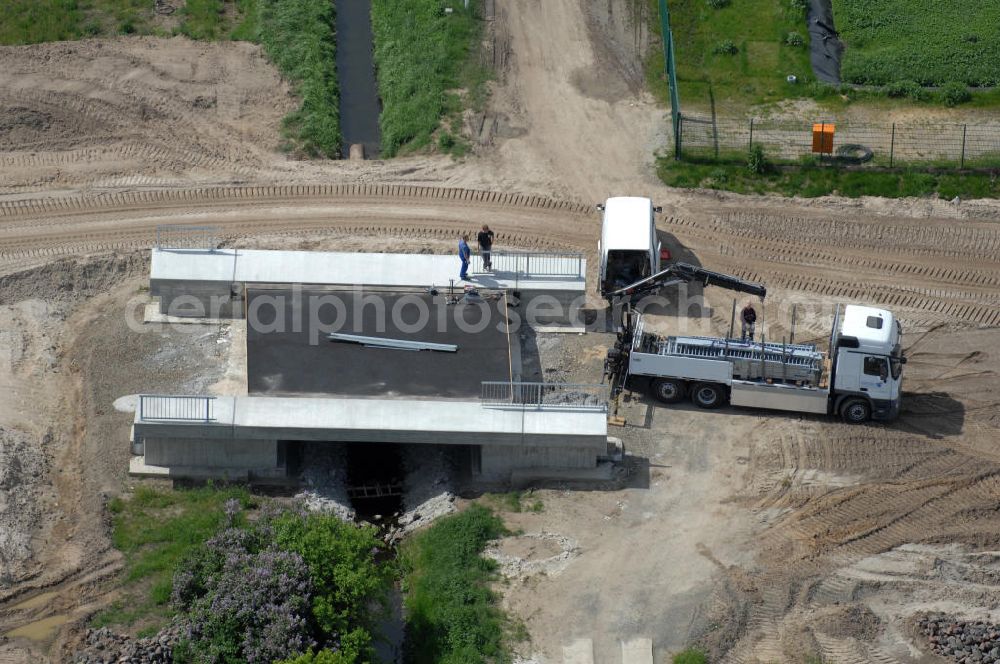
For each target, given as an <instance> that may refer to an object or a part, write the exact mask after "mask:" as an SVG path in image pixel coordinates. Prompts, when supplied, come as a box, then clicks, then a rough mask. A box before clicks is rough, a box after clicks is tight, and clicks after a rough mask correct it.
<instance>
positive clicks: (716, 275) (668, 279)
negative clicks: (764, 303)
mask: <svg viewBox="0 0 1000 664" xmlns="http://www.w3.org/2000/svg"><path fill="white" fill-rule="evenodd" d="M682 282H684V283H701V284H704V285H705V286H718V287H720V288H727V289H729V290H734V291H739V292H741V293H749V294H750V295H757V296H759V297H761V298H763V297H765V296H766V295H767V288H765V287H764V286H763V285H762V284H755V283H753V282H750V281H744V280H743V279H740V278H739V277H734V276H732V275H729V274H723V273H721V272H713V271H712V270H706V269H704V268H701V267H697V266H695V265H691V264H689V263H674V264H673V265H671V266H670V267H668V268H667V269H665V270H661V271H659V272H657V273H656V274H654V275H651V276H649V277H646V278H645V279H641V280H639V281H637V282H635V283H634V284H630V285H628V286H626V287H624V288H619V289H618V290H616V291H612V292H611V293H609V294H608V297H609V299H611V300H620V299H626V300H631V299H632V298H633V297H643V296H645V295H649V294H650V293H652V292H655V291H657V290H659V289H661V288H663V287H664V286H670V285H672V284H677V283H682Z"/></svg>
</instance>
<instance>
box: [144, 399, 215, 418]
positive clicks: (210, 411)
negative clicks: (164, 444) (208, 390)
mask: <svg viewBox="0 0 1000 664" xmlns="http://www.w3.org/2000/svg"><path fill="white" fill-rule="evenodd" d="M139 420H140V421H142V422H151V421H171V422H214V421H215V397H203V396H173V395H165V394H142V395H140V396H139Z"/></svg>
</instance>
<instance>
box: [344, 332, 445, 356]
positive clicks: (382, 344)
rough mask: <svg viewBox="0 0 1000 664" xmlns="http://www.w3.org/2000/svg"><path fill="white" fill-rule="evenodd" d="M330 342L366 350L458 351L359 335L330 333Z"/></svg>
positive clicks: (415, 342)
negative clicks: (352, 345)
mask: <svg viewBox="0 0 1000 664" xmlns="http://www.w3.org/2000/svg"><path fill="white" fill-rule="evenodd" d="M326 336H327V338H328V339H329V340H330V341H342V342H344V343H352V344H361V345H362V346H366V347H368V348H394V349H396V350H436V351H440V352H442V353H454V352H456V351H458V344H435V343H431V342H429V341H414V340H412V339H385V338H383V337H366V336H363V335H360V334H343V333H341V332H331V333H329V334H328V335H326Z"/></svg>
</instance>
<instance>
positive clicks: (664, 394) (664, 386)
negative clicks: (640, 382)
mask: <svg viewBox="0 0 1000 664" xmlns="http://www.w3.org/2000/svg"><path fill="white" fill-rule="evenodd" d="M649 388H650V392H652V393H653V396H654V397H656V399H657V400H659V401H662V402H663V403H677V402H678V401H680V400H682V399H683V398H684V396H685V394H686V393H687V385H685V384H684V381H683V380H677V379H676V378H657V379H656V380H654V381H653V382H652V383H651V384H650V386H649Z"/></svg>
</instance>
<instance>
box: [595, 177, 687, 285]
mask: <svg viewBox="0 0 1000 664" xmlns="http://www.w3.org/2000/svg"><path fill="white" fill-rule="evenodd" d="M597 208H598V209H599V210H602V211H603V212H604V218H603V221H602V223H601V241H600V244H598V247H597V251H598V256H599V257H600V267H599V270H600V273H599V278H598V284H597V288H598V292H600V294H601V295H604V296H606V295H607V294H608V293H610V292H612V291H615V290H618V289H619V288H624V287H625V286H628V285H630V284H634V283H636V282H637V281H639V280H641V279H645V278H646V277H649V276H651V275H653V274H656V273H657V272H659V271H660V261H661V259H668V258H669V257H670V256H669V254H668V253H666V252H665V251H664V250H663V248H662V247H661V246H660V242H659V240H658V239H657V237H656V222H655V220H654V218H653V214H654V213H656V212H660V211H661V208H659V207H654V206H653V201H651V200H650V199H648V198H642V197H638V196H615V197H612V198H609V199H607V200H606V201H605V202H604V203H603V204H601V205H598V206H597Z"/></svg>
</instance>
